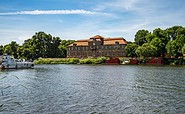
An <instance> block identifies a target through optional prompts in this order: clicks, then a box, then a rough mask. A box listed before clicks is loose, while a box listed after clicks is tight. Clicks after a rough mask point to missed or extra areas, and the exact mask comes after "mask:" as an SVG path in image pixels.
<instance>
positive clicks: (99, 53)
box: [67, 51, 124, 56]
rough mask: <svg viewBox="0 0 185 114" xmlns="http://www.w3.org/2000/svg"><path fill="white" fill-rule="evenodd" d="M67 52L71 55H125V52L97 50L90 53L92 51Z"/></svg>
mask: <svg viewBox="0 0 185 114" xmlns="http://www.w3.org/2000/svg"><path fill="white" fill-rule="evenodd" d="M67 54H68V55H69V56H78V55H82V56H93V55H97V56H124V52H119V51H118V52H95V53H90V52H81V53H78V52H67Z"/></svg>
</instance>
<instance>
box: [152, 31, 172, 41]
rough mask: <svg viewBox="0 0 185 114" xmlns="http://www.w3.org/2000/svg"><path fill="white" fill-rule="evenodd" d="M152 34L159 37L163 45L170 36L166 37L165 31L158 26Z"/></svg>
mask: <svg viewBox="0 0 185 114" xmlns="http://www.w3.org/2000/svg"><path fill="white" fill-rule="evenodd" d="M153 35H154V36H155V37H157V38H159V39H160V40H161V41H162V42H163V43H164V44H165V45H166V44H167V43H168V41H170V38H168V37H167V32H166V31H165V30H162V29H160V28H157V29H155V30H153Z"/></svg>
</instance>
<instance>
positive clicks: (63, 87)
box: [0, 65, 185, 114]
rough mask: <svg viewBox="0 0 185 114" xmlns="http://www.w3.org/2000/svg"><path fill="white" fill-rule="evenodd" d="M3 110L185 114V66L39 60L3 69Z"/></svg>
mask: <svg viewBox="0 0 185 114" xmlns="http://www.w3.org/2000/svg"><path fill="white" fill-rule="evenodd" d="M0 113H3V114H4V113H5V114H6V113H7V114H9V113H17V114H20V113H39V114H40V113H68V114H71V113H75V114H76V113H85V114H89V113H110V114H113V113H154V114H155V113H172V114H173V113H185V68H184V67H161V66H124V65H123V66H122V65H112V66H109V65H39V66H36V67H35V69H23V70H11V71H9V70H8V71H7V70H5V71H0Z"/></svg>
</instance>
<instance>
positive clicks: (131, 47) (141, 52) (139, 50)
mask: <svg viewBox="0 0 185 114" xmlns="http://www.w3.org/2000/svg"><path fill="white" fill-rule="evenodd" d="M125 53H126V55H127V56H129V57H142V58H144V57H175V58H177V57H180V56H183V54H185V27H182V26H173V27H171V28H167V29H165V30H162V29H160V28H156V29H154V30H153V32H149V31H148V30H139V31H138V32H137V33H136V34H135V38H134V42H130V43H128V44H127V46H126V47H125Z"/></svg>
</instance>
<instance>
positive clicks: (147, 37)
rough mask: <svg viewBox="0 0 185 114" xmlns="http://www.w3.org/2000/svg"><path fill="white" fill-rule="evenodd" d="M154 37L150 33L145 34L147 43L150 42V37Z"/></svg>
mask: <svg viewBox="0 0 185 114" xmlns="http://www.w3.org/2000/svg"><path fill="white" fill-rule="evenodd" d="M154 38H155V36H154V35H153V34H151V33H149V34H147V35H146V40H147V42H148V43H149V42H151V41H152V39H154Z"/></svg>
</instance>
